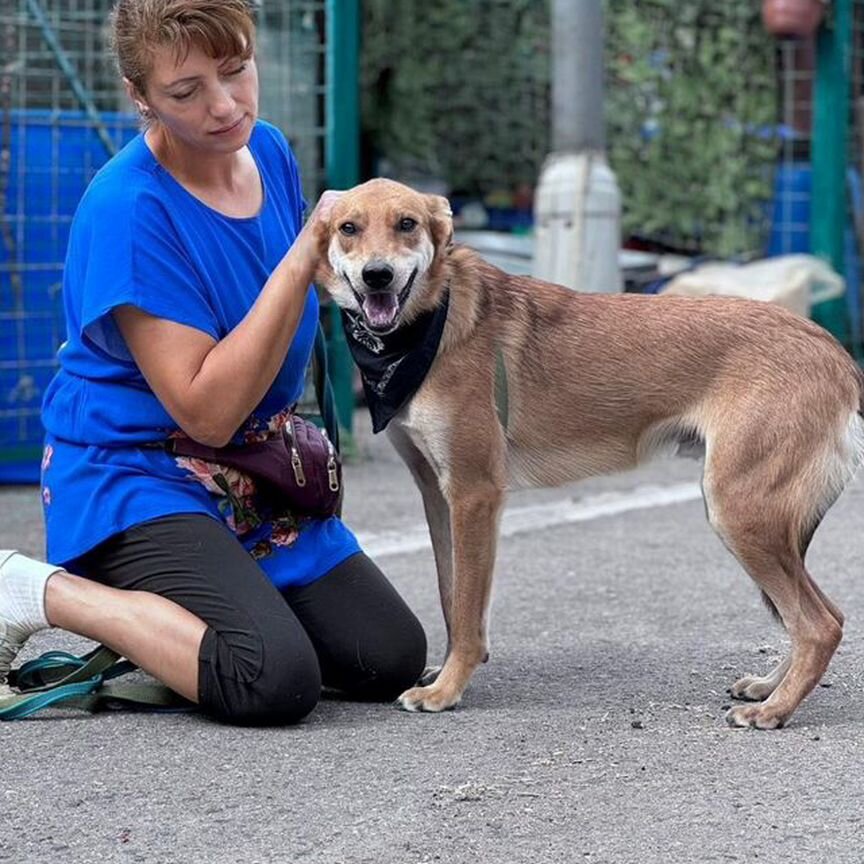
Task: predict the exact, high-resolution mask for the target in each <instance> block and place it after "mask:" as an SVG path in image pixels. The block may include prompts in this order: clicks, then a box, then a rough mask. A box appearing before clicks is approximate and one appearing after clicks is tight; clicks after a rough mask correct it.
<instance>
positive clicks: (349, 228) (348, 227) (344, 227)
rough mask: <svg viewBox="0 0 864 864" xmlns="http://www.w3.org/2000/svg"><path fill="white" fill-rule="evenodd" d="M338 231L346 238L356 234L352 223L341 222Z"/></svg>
mask: <svg viewBox="0 0 864 864" xmlns="http://www.w3.org/2000/svg"><path fill="white" fill-rule="evenodd" d="M339 230H340V231H341V232H342V233H343V234H344V235H345V236H346V237H351V236H352V235H354V234H356V233H357V226H356V225H355V224H354V223H353V222H343V223H342V224H341V225H340V226H339Z"/></svg>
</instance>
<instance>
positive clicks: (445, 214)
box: [426, 195, 453, 259]
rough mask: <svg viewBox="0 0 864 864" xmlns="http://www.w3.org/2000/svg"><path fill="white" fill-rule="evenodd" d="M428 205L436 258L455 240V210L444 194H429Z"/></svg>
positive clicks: (427, 197)
mask: <svg viewBox="0 0 864 864" xmlns="http://www.w3.org/2000/svg"><path fill="white" fill-rule="evenodd" d="M426 206H427V207H428V208H429V225H430V229H431V231H432V243H433V244H434V245H435V258H436V259H438V258H440V257H441V256H442V255H444V254H445V252H446V251H447V249H448V247H449V246H450V244H451V243H452V242H453V211H452V210H451V209H450V202H449V201H448V200H447V199H446V198H445V197H444V196H443V195H427V196H426Z"/></svg>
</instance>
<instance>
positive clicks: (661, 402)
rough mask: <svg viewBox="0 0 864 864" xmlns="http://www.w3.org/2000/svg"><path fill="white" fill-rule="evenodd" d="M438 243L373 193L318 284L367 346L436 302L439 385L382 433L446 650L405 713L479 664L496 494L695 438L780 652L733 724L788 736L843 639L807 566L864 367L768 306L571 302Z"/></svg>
mask: <svg viewBox="0 0 864 864" xmlns="http://www.w3.org/2000/svg"><path fill="white" fill-rule="evenodd" d="M451 238H452V222H451V217H450V208H449V205H448V203H447V200H446V199H444V198H441V197H439V196H432V195H423V194H420V193H417V192H415V191H413V190H411V189H409V188H407V187H405V186H402V185H400V184H397V183H394V182H391V181H388V180H372V181H370V182H368V183H365V184H363V185H362V186H358V187H356V188H354V189H352V190H350V191H349V192H347V193H346V194H345V195H344V196H343V197H341V198H340V199H339V200H338V201H337V203H336V205H335V207H334V209H333V211H332V214H331V218H330V224H329V230H328V232H327V236H326V237H324V238H323V242H324V243H326V247H327V253H326V254H327V260H328V262H329V264H328V265H324V266H323V267H322V272H320V273H319V274H318V275H319V282H320V283H321V284H322V285H324V286H325V287H326V288H327V289H328V290H329V292H330V293H331V294H332V296H333V297H334V298H335V300H336V302H337V303H338V304H339V305H340V306H341V307H342V309H343V311H344V310H350V311H351V312H352V313H353V315H354V316H356V318H357V319H359V320H360V321H361V323H363V324H365V332H368V334H369V336H370V338H372V339H373V341H374V338H375V337H376V336H381V335H383V334H387V333H399V332H400V331H401V330H402V329H403V328H407V327H411V326H412V322H416V321H417V319H418V317H422V316H423V315H427V314H428V313H429V310H433V309H435V308H436V307H438V306H439V305H440V304H443V303H447V312H446V321H445V323H444V326H443V334H442V336H441V340H440V344H439V345H438V348H437V353H436V354H435V357H434V361H433V362H432V365H431V369H430V370H429V372H428V374H427V375H426V377H425V380H424V381H423V383H422V384H421V385H420V386H419V389H417V391H416V393H415V394H414V395H413V398H410V400H409V401H408V402H407V403H406V404H404V406H403V407H401V409H400V410H399V411H398V412H397V413H396V415H395V417H394V418H393V420H392V422H390V424H389V426H388V433H389V435H390V437H391V439H392V441H393V443H394V444H395V446H396V449H397V450H398V452H399V453H400V455H401V456H402V457H403V458H404V460H405V462H406V463H407V465H408V467H409V468H410V470H411V472H412V474H413V476H414V478H415V480H416V482H417V484H418V486H419V488H420V491H421V493H422V495H423V503H424V505H425V511H426V516H427V519H428V523H429V529H430V533H431V537H432V543H433V547H434V552H435V561H436V564H437V569H438V585H439V589H440V595H441V605H442V608H443V612H444V618H445V620H446V624H447V633H448V651H447V656H446V660H445V662H444V666H443V668H442V669H441V670H440V673H439V674H438V675H437V678H432V677H431V676H430V677H429V679H425V680H424V682H423V683H426V686H418V687H415V688H414V689H411V690H408V691H407V692H406V693H403V694H402V696H401V697H400V702H401V704H402V705H403V706H404V707H405V708H407V709H409V710H423V711H441V710H443V709H445V708H450V707H452V706H453V705H455V704H456V703H457V702H458V701H459V699H460V698H461V696H462V692H463V690H464V689H465V686H466V685H467V683H468V680H469V678H470V677H471V674H472V673H473V671H474V669H475V668H476V667H477V665H478V664H480V663H482V662H484V661H485V660H486V659H487V656H488V655H487V636H486V633H487V612H488V605H489V596H490V587H491V583H492V571H493V565H494V562H495V549H496V542H497V527H498V521H499V517H500V515H501V510H502V507H503V503H504V496H505V490H506V489H507V488H508V486H512V485H533V486H551V485H557V484H560V483H563V482H567V481H572V480H577V479H579V478H582V477H586V476H589V475H595V474H601V473H606V472H612V471H620V470H623V469H628V468H632V467H633V466H635V465H636V464H637V463H639V462H641V461H643V460H644V459H646V458H647V457H649V456H651V454H652V453H654V452H656V451H657V450H658V449H659V448H661V447H663V446H664V445H668V444H669V443H670V442H675V441H677V440H680V439H682V438H684V439H692V438H693V437H698V438H700V439H701V440H702V441H704V444H705V454H706V455H705V468H704V476H703V491H704V496H705V504H706V510H707V514H708V519H709V521H710V523H711V525H712V527H713V528H714V529H715V531H716V532H717V533H718V534H719V536H720V538H721V539H722V540H723V542H724V543H725V545H726V546H727V548H728V549H729V550H730V551H731V552H732V553H733V554H734V555H735V557H736V558H737V559H738V561H739V562H740V563H741V564H742V566H743V567H744V569H745V570H746V571H747V572H748V573H749V574H750V576H751V577H752V578H753V580H754V581H755V582H756V584H757V585H758V586H759V588H760V589H761V590H762V592H763V596H764V597H765V599H766V602H767V604H768V606H769V608H771V609H772V611H773V612H774V613H775V615H776V616H777V617H778V618H779V619H780V620H781V621H782V623H783V624H784V625H785V627H786V629H787V631H788V633H789V636H790V638H791V643H792V650H791V654H790V655H789V657H788V658H787V659H786V660H784V661H783V662H782V663H780V665H779V666H778V667H777V668H776V669H774V670H773V671H772V672H771V673H770V674H768V675H767V676H765V677H746V678H742V679H741V680H740V681H737V682H736V683H735V684H734V685H733V687H732V691H731V692H732V695H733V696H734V697H735V698H737V699H743V700H750V701H755V702H757V703H758V704H752V705H741V706H737V707H734V708H733V709H732V710H731V711H729V713H728V714H727V719H728V721H729V722H730V723H731V724H733V725H736V726H756V727H759V728H762V729H772V728H778V727H780V726H782V725H783V724H784V723H786V721H787V720H788V719H789V717H790V716H791V715H792V713H793V712H794V711H795V709H796V708H797V707H798V704H799V703H800V702H801V700H802V699H803V698H804V697H805V696H806V695H807V694H808V693H809V692H810V691H811V690H812V689H813V687H814V686H815V685H816V684H817V683H818V682H819V680H820V678H821V677H822V674H823V673H824V672H825V669H826V667H827V666H828V663H829V661H830V659H831V657H832V655H833V654H834V650H835V649H836V647H837V645H838V643H839V642H840V639H841V635H842V628H843V615H842V613H841V612H840V610H839V609H838V608H837V607H836V606H835V605H834V604H833V603H832V602H831V601H830V600H829V599H828V598H827V597H826V596H825V595H824V594H823V593H822V591H821V590H820V589H819V587H818V586H817V585H816V583H815V582H814V581H813V579H812V578H811V576H810V574H809V573H808V572H807V570H806V569H805V567H804V554H805V552H806V550H807V547H808V545H809V543H810V539H811V537H812V535H813V532H814V530H815V529H816V527H817V525H818V524H819V522H820V520H821V518H822V516H823V515H824V513H825V512H826V510H827V509H828V507H829V506H830V505H831V504H832V503H833V501H834V500H835V498H836V497H837V495H838V494H839V493H840V491H841V490H842V488H843V486H844V485H845V483H846V482H847V480H848V479H849V478H850V477H851V476H852V473H853V472H854V470H855V468H856V467H857V466H858V463H859V461H860V459H861V457H862V451H864V421H862V416H861V412H862V390H864V383H862V376H861V373H860V372H859V370H858V368H857V366H856V365H855V364H854V363H853V362H852V360H851V359H850V358H849V357H848V356H847V354H846V353H845V352H844V351H843V350H842V348H841V347H840V346H839V345H838V344H837V342H836V341H835V340H834V339H833V338H832V337H831V336H830V335H829V334H828V333H826V332H825V331H824V330H822V329H820V328H819V327H817V326H816V325H814V324H812V323H811V322H809V321H807V320H805V319H803V318H800V317H798V316H796V315H794V314H792V313H790V312H787V311H785V310H783V309H781V308H779V307H776V306H773V305H770V304H767V303H759V302H755V301H748V300H740V299H725V298H724V299H721V298H704V299H691V298H682V297H669V298H664V297H649V296H641V295H629V294H625V295H600V294H596V295H591V294H578V293H574V292H572V291H568V290H566V289H564V288H561V287H558V286H555V285H550V284H547V283H544V282H540V281H537V280H534V279H529V278H524V277H515V276H510V275H508V274H506V273H504V272H502V271H501V270H498V269H497V268H495V267H493V266H491V265H490V264H488V263H486V262H485V261H484V260H483V259H481V258H480V256H479V255H477V254H476V253H475V252H473V251H471V250H469V249H467V248H464V247H460V246H452V245H451ZM501 359H503V371H504V372H505V375H506V377H505V381H506V392H507V395H508V405H509V410H508V413H507V415H506V417H502V416H501V412H500V405H498V404H496V380H497V386H498V387H499V388H500V385H501V380H500V379H501V371H502V370H501V367H500V360H501ZM496 369H497V370H498V371H497V372H496ZM361 371H362V369H361ZM505 423H506V428H505V426H504V424H505ZM429 681H431V683H427V682H429Z"/></svg>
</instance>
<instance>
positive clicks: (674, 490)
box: [357, 483, 702, 559]
mask: <svg viewBox="0 0 864 864" xmlns="http://www.w3.org/2000/svg"><path fill="white" fill-rule="evenodd" d="M701 497H702V490H701V489H700V487H699V484H698V483H676V484H674V485H671V486H655V485H643V486H636V487H635V488H633V489H631V490H629V491H627V492H603V493H601V494H599V495H589V496H588V497H586V498H582V499H580V500H578V501H574V500H573V499H569V498H568V499H566V500H562V501H552V502H550V503H548V504H532V505H529V506H527V507H514V508H513V509H512V510H505V511H504V515H503V517H502V519H501V532H500V533H501V536H502V537H511V536H513V535H514V534H521V533H524V532H526V531H537V530H538V529H542V528H549V527H552V526H553V525H566V524H569V523H571V522H589V521H590V520H592V519H601V518H602V517H604V516H616V515H617V514H619V513H629V512H631V511H633V510H647V509H648V508H650V507H666V506H668V505H670V504H680V503H682V502H685V501H695V500H697V499H699V498H701ZM357 539H358V540H359V541H360V545H361V546H362V547H363V551H364V552H365V553H366V554H367V555H368V556H369V557H370V558H373V559H374V558H381V557H383V556H385V555H408V554H410V553H412V552H420V551H422V550H424V549H431V548H432V543H431V541H430V540H429V529H428V528H427V527H426V523H425V522H424V523H422V524H420V525H410V526H408V527H407V528H401V529H398V530H394V531H378V532H368V533H362V532H360V533H358V534H357Z"/></svg>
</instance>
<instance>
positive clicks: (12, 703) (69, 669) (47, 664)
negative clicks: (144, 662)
mask: <svg viewBox="0 0 864 864" xmlns="http://www.w3.org/2000/svg"><path fill="white" fill-rule="evenodd" d="M137 668H138V667H137V666H135V665H134V664H133V663H130V662H129V661H128V660H121V659H120V655H119V654H117V653H116V652H115V651H112V650H111V649H110V648H107V647H106V646H104V645H100V646H98V647H97V648H95V649H94V650H93V651H90V652H89V653H88V654H85V655H83V656H82V657H77V656H76V655H74V654H67V653H66V652H65V651H49V652H47V653H46V654H43V655H42V656H41V657H37V658H36V659H35V660H30V661H29V662H27V663H24V664H23V665H22V666H21V668H19V669H17V670H13V671H12V673H11V674H10V675H9V683H10V684H11V685H13V686H15V687H17V688H18V690H19V692H18V693H13V692H10V693H9V694H8V695H5V696H4V695H0V720H20V719H22V718H24V717H29V716H30V715H31V714H34V713H35V712H36V711H41V710H42V709H43V708H47V707H49V706H50V705H55V704H57V703H60V702H62V703H63V704H64V705H66V706H68V707H74V708H81V709H83V710H85V711H97V710H99V709H101V708H115V707H123V708H132V709H137V710H139V711H189V710H191V709H193V708H194V705H192V703H190V702H188V701H186V700H185V699H183V698H182V697H180V696H178V695H177V694H176V693H174V692H173V691H172V690H170V689H169V688H168V687H166V686H164V685H163V684H158V683H147V682H142V683H129V682H116V683H106V682H109V681H112V679H115V678H118V677H120V676H121V675H125V674H126V673H127V672H132V671H134V670H135V669H137Z"/></svg>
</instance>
